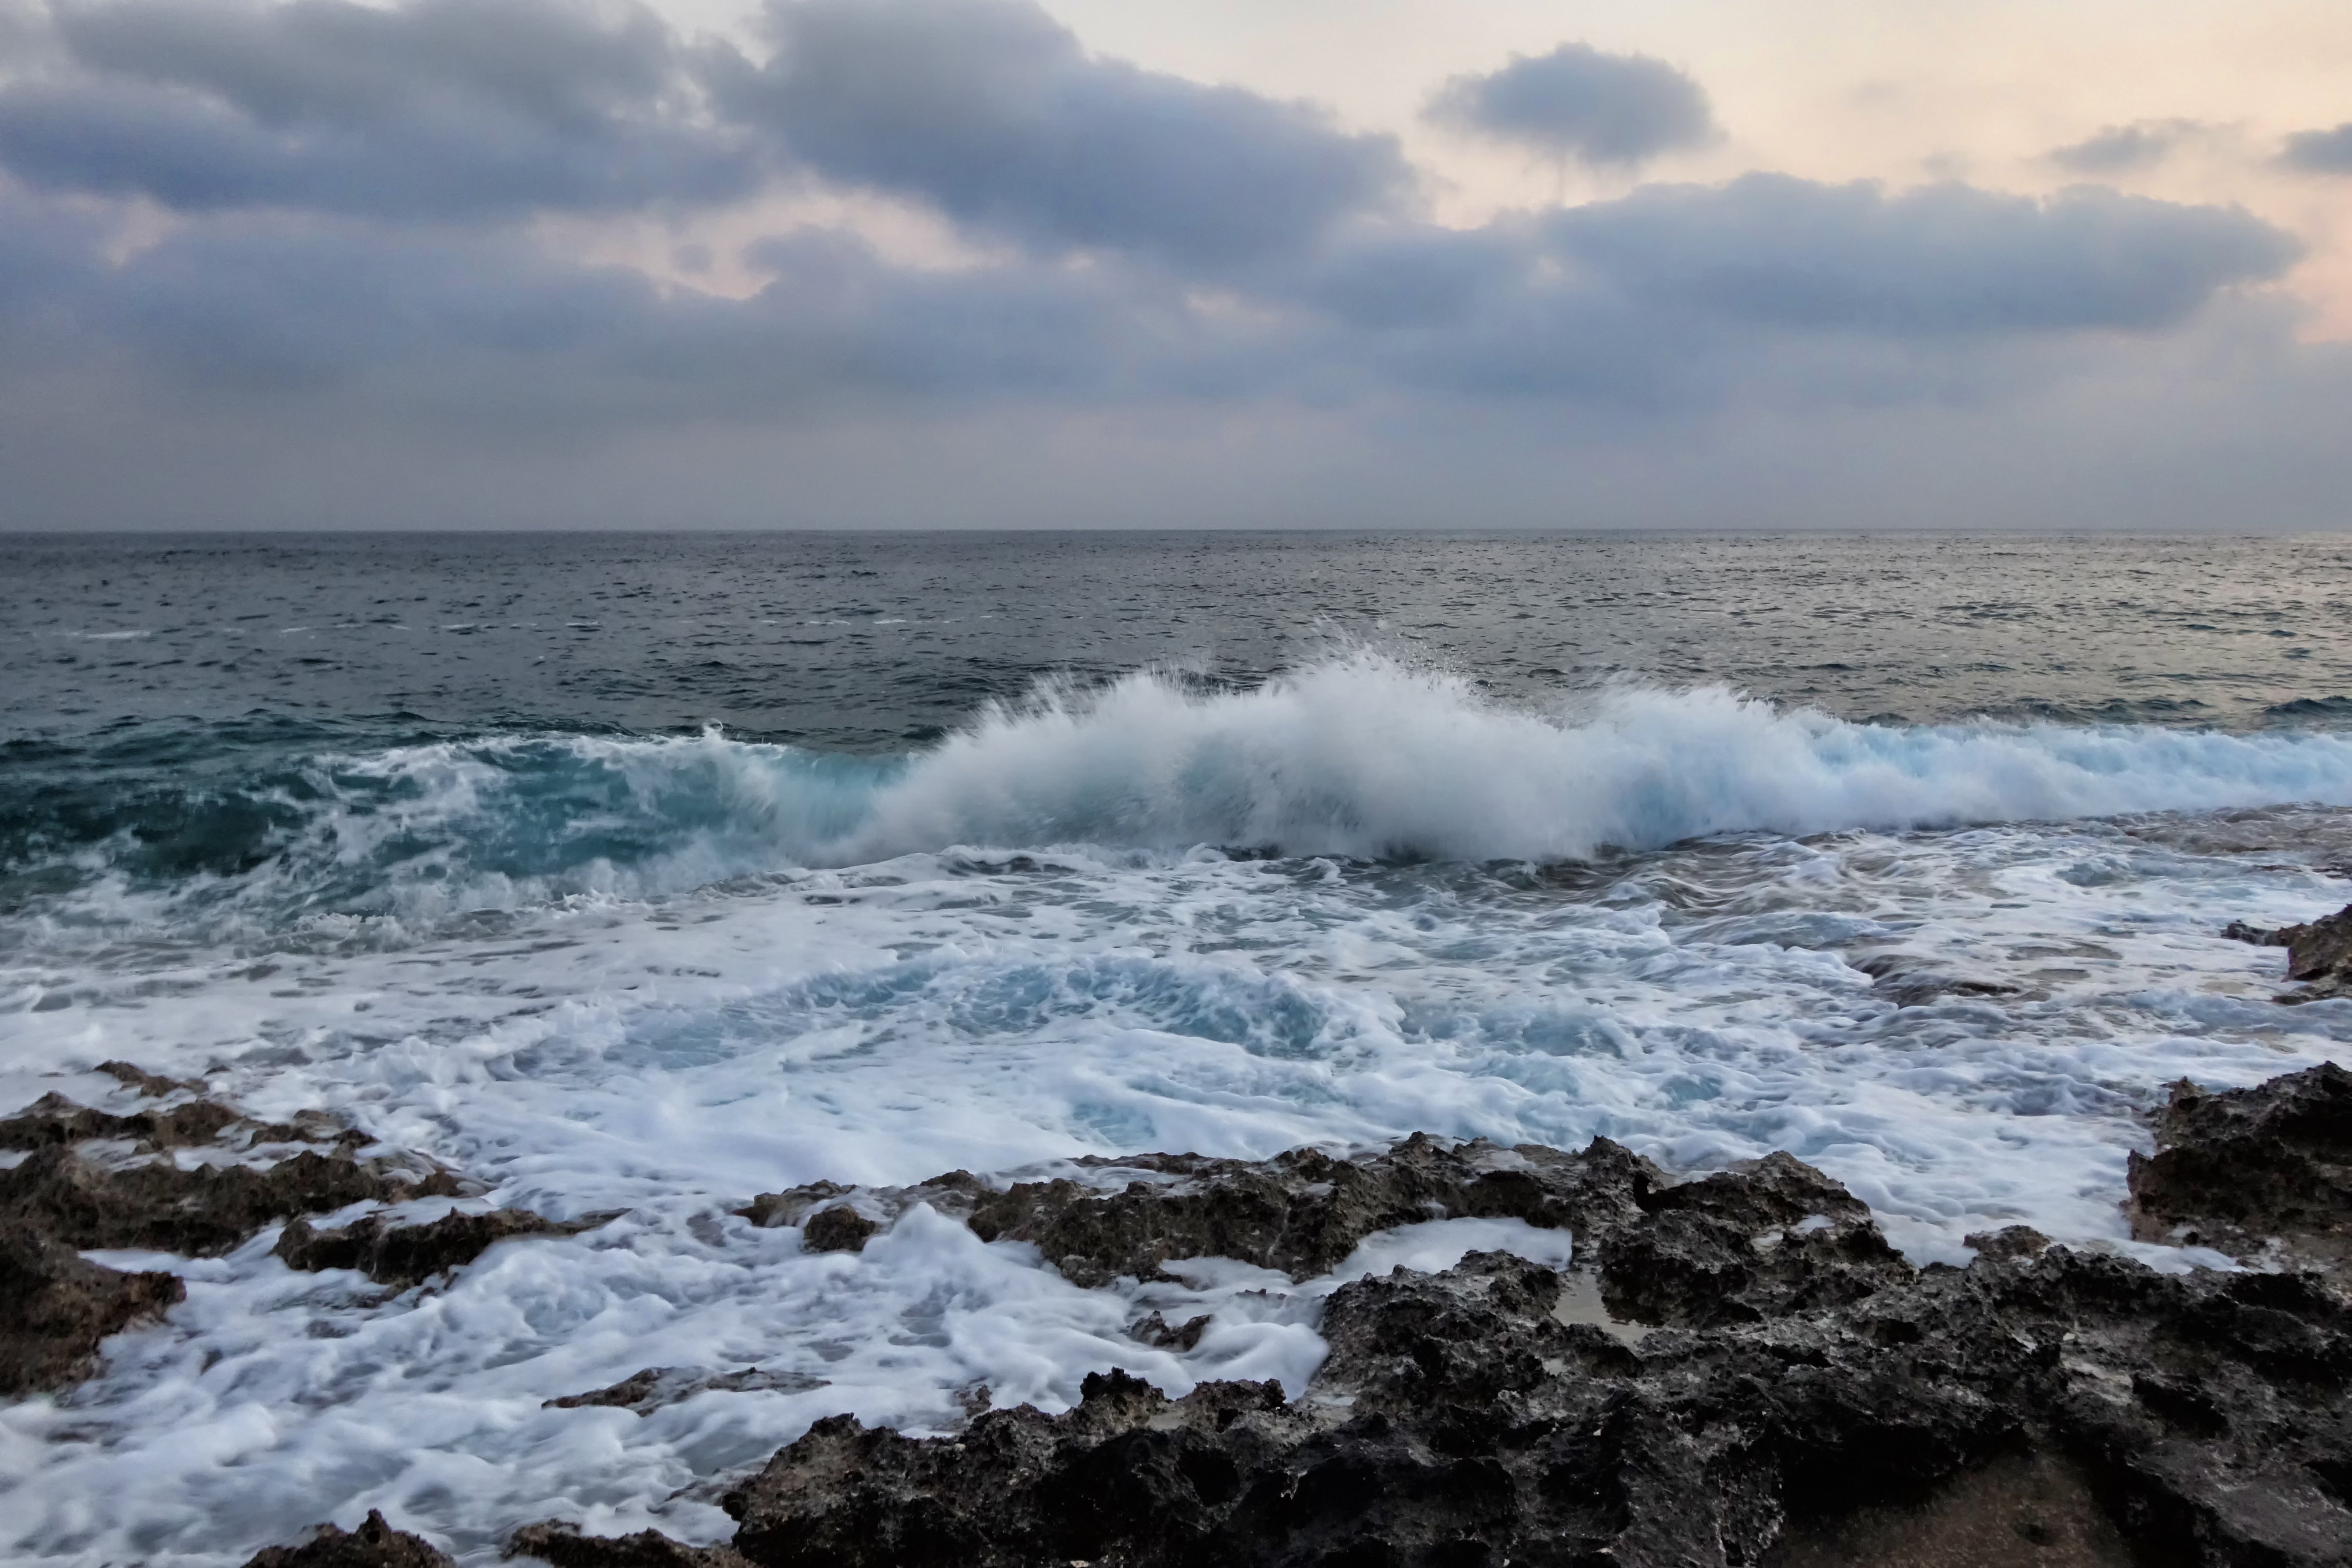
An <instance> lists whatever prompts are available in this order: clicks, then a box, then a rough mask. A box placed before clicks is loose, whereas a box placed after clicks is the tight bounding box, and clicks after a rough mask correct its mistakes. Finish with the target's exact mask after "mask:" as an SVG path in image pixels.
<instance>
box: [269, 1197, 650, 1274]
mask: <svg viewBox="0 0 2352 1568" xmlns="http://www.w3.org/2000/svg"><path fill="white" fill-rule="evenodd" d="M612 1218H614V1215H609V1214H604V1215H588V1216H586V1217H584V1218H581V1219H576V1220H552V1219H549V1218H547V1217H546V1216H545V1215H536V1214H533V1213H531V1212H530V1210H529V1209H492V1210H490V1211H489V1212H488V1214H448V1215H442V1216H441V1217H440V1218H439V1219H436V1220H428V1221H426V1222H425V1223H424V1224H422V1225H392V1224H387V1223H386V1222H385V1221H384V1219H383V1216H382V1215H365V1216H363V1217H362V1218H360V1219H357V1220H354V1221H352V1223H351V1224H350V1225H347V1226H342V1227H341V1228H340V1229H336V1230H318V1229H314V1228H313V1227H312V1226H311V1225H310V1221H308V1220H307V1219H302V1218H299V1217H297V1218H295V1219H293V1220H290V1221H289V1222H288V1223H287V1226H286V1230H285V1233H284V1234H283V1235H281V1236H280V1237H278V1245H277V1247H275V1248H274V1249H273V1250H274V1251H275V1252H276V1254H277V1256H278V1257H279V1258H284V1259H285V1260H286V1263H287V1266H288V1267H289V1268H306V1269H320V1268H356V1269H358V1270H359V1271H360V1272H361V1273H362V1274H364V1275H366V1276H367V1277H368V1278H369V1279H373V1280H375V1281H377V1282H378V1283H380V1284H385V1285H393V1286H397V1287H399V1288H401V1289H406V1288H407V1287H409V1286H411V1285H421V1284H423V1283H424V1282H425V1280H427V1279H431V1278H433V1277H434V1276H435V1275H436V1274H445V1273H447V1272H448V1271H449V1270H451V1269H454V1268H462V1267H464V1266H465V1265H466V1264H468V1263H471V1262H472V1261H474V1259H475V1258H479V1257H480V1256H481V1255H482V1254H483V1253H484V1252H486V1251H488V1249H489V1248H490V1247H491V1246H492V1245H494V1244H495V1243H498V1242H500V1241H504V1240H506V1239H507V1238H509V1237H518V1236H577V1235H579V1234H580V1233H581V1232H582V1231H585V1230H593V1229H594V1228H595V1227H596V1226H600V1225H603V1224H605V1223H606V1222H607V1221H609V1220H611V1219H612Z"/></svg>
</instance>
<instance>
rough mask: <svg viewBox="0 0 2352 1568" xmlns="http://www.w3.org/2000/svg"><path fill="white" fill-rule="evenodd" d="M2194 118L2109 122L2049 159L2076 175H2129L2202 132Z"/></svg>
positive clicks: (2162, 157) (2156, 161) (2199, 124)
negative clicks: (2125, 122) (2094, 133)
mask: <svg viewBox="0 0 2352 1568" xmlns="http://www.w3.org/2000/svg"><path fill="white" fill-rule="evenodd" d="M2204 129H2205V126H2204V125H2203V124H2202V123H2201V122H2200V121H2194V120H2142V121H2137V122H2135V123H2133V124H2130V125H2110V126H2108V127H2107V128H2106V129H2105V130H2104V131H2101V132H2099V133H2098V134H2097V135H2095V136H2091V137H2086V138H2085V139H2084V140H2083V141H2080V142H2074V143H2072V144H2071V145H2069V146H2064V147H2059V148H2056V149H2053V151H2052V152H2051V153H2050V154H2049V157H2050V162H2052V163H2055V164H2056V165H2058V167H2060V168H2062V169H2064V170H2066V171H2067V172H2068V173H2070V174H2132V173H2135V172H2137V171H2138V170H2141V169H2151V168H2154V167H2155V166H2156V165H2157V164H2158V163H2162V162H2164V160H2165V159H2167V158H2168V157H2170V156H2171V155H2172V153H2173V150H2174V149H2176V148H2178V147H2179V145H2180V143H2181V142H2184V141H2187V140H2188V139H2189V138H2190V137H2192V136H2195V135H2196V134H2198V133H2199V132H2201V131H2203V130H2204Z"/></svg>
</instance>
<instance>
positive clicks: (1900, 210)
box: [1548, 174, 2302, 338]
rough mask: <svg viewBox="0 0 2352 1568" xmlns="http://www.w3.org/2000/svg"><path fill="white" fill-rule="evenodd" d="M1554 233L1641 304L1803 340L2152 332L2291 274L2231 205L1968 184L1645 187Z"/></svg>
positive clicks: (2290, 257) (1552, 226)
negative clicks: (1898, 188) (1802, 334)
mask: <svg viewBox="0 0 2352 1568" xmlns="http://www.w3.org/2000/svg"><path fill="white" fill-rule="evenodd" d="M1548 221H1549V231H1550V233H1551V234H1552V235H1553V236H1554V237H1556V239H1557V242H1558V243H1559V246H1560V247H1561V248H1562V249H1563V250H1564V251H1565V252H1566V254H1568V255H1569V256H1570V257H1572V258H1575V259H1576V260H1577V261H1578V262H1580V264H1582V265H1583V266H1584V267H1586V268H1590V269H1591V271H1592V272H1593V273H1595V274H1597V275H1598V276H1600V277H1602V278H1605V279H1608V280H1609V281H1610V282H1612V284H1613V285H1615V286H1616V287H1617V288H1618V289H1622V291H1623V292H1624V293H1625V294H1626V295H1627V296H1629V297H1630V298H1633V299H1636V300H1644V301H1648V302H1651V303H1654V304H1659V305H1671V306H1673V307H1675V308H1676V309H1680V310H1691V311H1696V312H1702V313H1706V314H1710V315H1720V316H1726V317H1732V318H1737V319H1740V320H1745V321H1756V322H1759V323H1769V324H1771V325H1775V326H1780V327H1785V328H1790V329H1800V330H1807V331H1868V332H1877V333H1891V334H1899V335H1906V336H1916V337H1930V338H1932V337H1941V336H1955V335H1971V334H1986V333H2014V332H2050V331H2083V330H2090V329H2116V330H2123V331H2153V330H2157V329H2160V328H2164V327H2168V326H2173V325H2177V324H2179V322H2181V321H2184V320H2186V319H2187V318H2188V317H2189V315H2190V314H2191V313H2192V312H2194V311H2195V310H2197V309H2198V308H2199V307H2200V306H2202V305H2203V304H2204V303H2205V302H2206V301H2207V300H2210V298H2211V297H2212V296H2213V294H2214V293H2215V292H2216V291H2217V290H2219V289H2224V288H2227V287H2230V286H2231V285H2235V284H2243V283H2252V282H2260V281H2263V280H2266V279H2273V278H2276V277H2278V276H2279V275H2281V274H2282V273H2284V271H2285V270H2286V269H2287V268H2288V267H2290V266H2292V265H2293V264H2294V261H2295V260H2296V259H2297V258H2299V257H2300V256H2301V254H2302V247H2301V246H2300V245H2299V244H2298V243H2297V242H2296V241H2295V240H2294V238H2293V237H2291V236H2289V235H2287V234H2284V233H2283V232H2282V231H2280V230H2278V229H2276V228H2273V227H2272V226H2270V225H2268V224H2265V223H2263V221H2261V220H2260V219H2258V218H2256V217H2254V216H2252V215H2251V214H2249V213H2246V212H2244V211H2242V210H2241V209H2238V208H2234V207H2208V206H2187V205H2179V204H2177V203H2172V202H2161V201H2153V200H2149V199H2147V198H2145V197H2139V196H2126V195H2118V194H2117V193H2116V192H2114V191H2110V190H2105V189H2103V188H2100V187H2097V186H2078V187H2076V188H2074V189H2073V190H2069V191H2065V192H2062V193H2061V194H2059V195H2056V196H2053V197H2051V198H2048V199H2047V200H2040V201H2037V200H2035V199H2033V198H2032V197H2029V196H2012V195H1998V194H1995V193H1992V192H1989V191H1982V190H1978V189H1975V188H1973V187H1970V186H1968V185H1958V184H1943V185H1930V186H1926V187H1923V188H1921V189H1918V190H1913V191H1906V192H1902V193H1899V194H1895V195H1889V194H1887V193H1886V192H1885V190H1883V189H1881V188H1880V187H1879V186H1877V185H1875V184H1846V185H1831V184H1817V183H1814V182H1811V181H1807V180H1799V179H1793V178H1790V177H1789V176H1787V175H1780V174H1748V175H1744V176H1742V177H1741V178H1739V179H1738V180H1734V181H1733V182H1731V183H1730V184H1727V185H1721V186H1704V185H1653V186H1647V187H1644V188H1643V189H1642V190H1639V191H1636V192H1634V193H1633V195H1629V196H1626V197H1625V198H1623V199H1622V200H1620V201H1615V202H1609V203H1602V204H1596V205H1591V206H1585V207H1576V208H1570V209H1568V210H1567V211H1564V212H1561V213H1559V214H1558V215H1556V216H1553V217H1551V218H1550V219H1549V220H1548Z"/></svg>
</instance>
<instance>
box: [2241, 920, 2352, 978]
mask: <svg viewBox="0 0 2352 1568" xmlns="http://www.w3.org/2000/svg"><path fill="white" fill-rule="evenodd" d="M2221 934H2222V935H2223V936H2225V937H2228V938H2230V939H2231V940H2232V941H2234V942H2252V943H2253V944H2254V945H2256V946H2257V947H2283V948H2284V949H2286V977H2287V978H2288V979H2289V980H2297V981H2302V982H2303V983H2304V984H2305V989H2304V990H2302V991H2299V992H2290V993H2288V994H2285V995H2284V996H2281V997H2280V998H2278V999H2279V1000H2280V1001H2282V1002H2313V1001H2317V1000H2320V999H2321V998H2323V997H2328V996H2343V995H2352V904H2347V905H2345V906H2344V907H2343V908H2342V909H2340V910H2336V913H2334V914H2332V915H2322V916H2321V917H2320V918H2319V919H2317V920H2315V921H2305V922H2304V923H2303V924H2301V925H2292V926H2281V927H2279V928H2278V929H2277V930H2275V931H2266V930H2263V929H2262V928H2260V927H2256V926H2250V925H2247V924H2246V923H2244V922H2243V921H2231V923H2230V924H2229V925H2227V926H2225V927H2223V928H2222V931H2221Z"/></svg>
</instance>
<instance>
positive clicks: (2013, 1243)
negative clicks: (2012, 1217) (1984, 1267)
mask: <svg viewBox="0 0 2352 1568" xmlns="http://www.w3.org/2000/svg"><path fill="white" fill-rule="evenodd" d="M1960 1245H1961V1246H1962V1247H1970V1248H1973V1249H1974V1250H1975V1251H1976V1253H1977V1255H1978V1256H1979V1257H1981V1258H2031V1257H2032V1256H2033V1255H2034V1254H2035V1253H2037V1252H2040V1251H2042V1249H2043V1248H2044V1247H2048V1246H2049V1245H2050V1238H2049V1237H2046V1236H2044V1235H2042V1233H2041V1232H2040V1231H2038V1230H2036V1229H2034V1228H2033V1227H2032V1226H2030V1225H2010V1226H2002V1227H2001V1228H2000V1229H1999V1230H1979V1231H1974V1232H1971V1233H1970V1234H1969V1235H1967V1236H1964V1237H1960Z"/></svg>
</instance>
